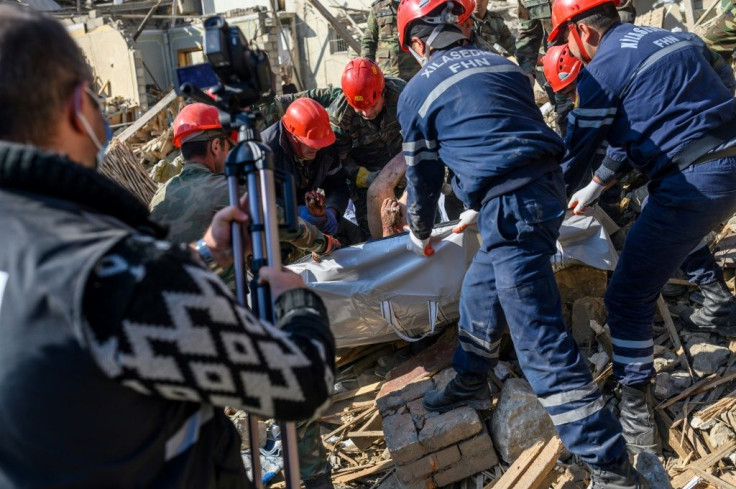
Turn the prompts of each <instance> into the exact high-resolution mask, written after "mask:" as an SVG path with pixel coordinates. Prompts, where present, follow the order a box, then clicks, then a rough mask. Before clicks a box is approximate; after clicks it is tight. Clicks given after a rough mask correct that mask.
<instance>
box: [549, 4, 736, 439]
mask: <svg viewBox="0 0 736 489" xmlns="http://www.w3.org/2000/svg"><path fill="white" fill-rule="evenodd" d="M553 9H554V11H553V18H554V19H555V25H554V28H553V30H552V32H551V33H550V36H549V41H550V42H555V41H567V45H568V46H569V47H570V52H572V54H573V55H574V56H575V57H576V58H578V59H580V60H581V61H582V62H583V64H584V65H585V69H584V70H582V71H581V73H580V75H578V79H577V93H578V107H577V108H576V109H575V110H573V112H572V113H571V115H570V118H569V120H570V127H569V130H568V133H567V137H566V139H565V143H566V146H567V154H566V156H565V159H564V161H563V168H566V169H567V170H568V171H570V170H571V169H572V170H575V169H576V168H584V167H586V166H587V165H588V164H589V161H590V159H591V157H592V155H593V153H594V152H595V151H596V149H597V148H598V147H599V146H600V144H601V142H602V141H603V140H604V139H605V140H607V141H608V142H609V143H610V145H611V147H616V148H620V149H619V150H618V151H617V152H616V153H615V154H610V153H609V155H608V156H611V157H607V158H606V160H605V161H604V162H603V164H602V165H601V166H600V167H599V168H598V169H597V170H596V172H595V175H594V177H593V179H592V180H591V181H590V183H588V185H586V186H585V187H584V188H583V189H581V190H579V191H577V192H575V194H573V196H572V197H571V198H570V203H569V207H570V208H571V209H574V212H575V213H580V212H582V211H583V210H584V209H585V208H586V207H588V206H590V205H591V203H592V202H593V201H595V200H596V199H597V198H598V196H599V195H600V194H601V193H602V192H603V191H604V190H605V188H607V187H608V186H609V185H611V184H612V183H613V182H615V181H616V180H617V177H618V176H619V174H620V173H621V172H625V171H627V170H628V169H629V168H630V167H633V168H634V169H636V170H639V171H640V172H642V173H643V174H645V175H646V176H647V177H648V178H649V185H648V190H649V198H648V202H647V204H646V206H645V207H644V208H643V209H642V212H641V215H640V216H639V218H638V219H637V221H636V223H635V224H634V226H633V227H632V228H631V229H630V230H629V232H628V234H627V236H626V244H625V246H624V248H623V251H622V252H621V257H620V259H619V261H618V264H617V266H616V270H615V271H614V272H613V276H612V277H611V281H610V283H609V285H608V289H607V290H606V297H605V301H606V309H607V311H608V325H609V326H610V329H611V338H612V343H613V372H614V375H615V378H616V379H617V380H618V382H619V384H620V385H621V386H622V396H621V403H620V407H621V423H622V425H623V428H624V431H623V433H624V437H625V438H626V440H627V442H628V443H629V446H630V448H633V449H636V450H651V451H657V450H658V449H659V439H658V436H657V426H656V423H655V421H654V411H653V406H652V405H651V403H652V394H651V393H652V384H651V382H652V380H653V378H654V375H655V370H654V362H653V350H654V341H653V338H652V320H653V317H654V312H655V304H656V301H657V298H658V297H659V293H660V291H661V290H662V286H663V285H664V284H665V283H666V282H667V280H668V279H669V278H670V277H671V276H672V274H673V273H674V272H675V270H676V269H677V268H678V267H679V266H680V265H681V264H682V263H683V261H684V260H685V258H686V257H687V255H688V254H689V253H690V252H691V251H692V250H694V249H696V247H697V246H698V244H699V243H700V242H701V240H702V239H703V237H704V236H705V235H706V234H708V233H709V232H710V231H711V230H712V229H713V228H715V227H716V226H718V225H720V223H721V222H723V221H724V220H726V219H728V218H729V217H730V216H731V215H733V213H734V211H736V99H734V98H733V94H732V93H731V90H729V89H728V88H726V86H725V84H724V83H722V81H721V78H720V77H719V75H718V74H717V73H716V71H715V70H714V69H713V67H712V66H711V64H710V63H709V60H707V59H706V57H705V56H704V55H703V46H702V44H699V43H698V42H693V39H692V38H691V36H692V34H688V33H675V32H669V31H666V30H662V29H658V28H654V27H637V26H632V25H629V24H622V23H621V22H620V19H619V15H618V12H617V11H616V8H615V3H614V2H613V1H612V0H555V3H554V6H553ZM663 237H666V238H664V239H663ZM701 290H702V291H703V295H704V296H705V298H706V300H707V301H708V302H709V303H710V304H711V305H715V304H716V303H717V302H719V301H720V300H722V299H725V300H726V301H728V300H731V301H733V298H732V297H731V294H730V293H729V292H728V289H727V288H725V284H722V283H721V282H720V281H719V280H716V281H714V282H713V283H712V284H710V285H707V286H706V285H701ZM705 312H706V313H708V314H706V315H704V317H703V318H705V316H707V315H710V313H712V312H714V311H705ZM726 312H728V311H726ZM712 329H713V328H711V330H712ZM716 329H717V328H716Z"/></svg>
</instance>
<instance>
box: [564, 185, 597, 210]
mask: <svg viewBox="0 0 736 489" xmlns="http://www.w3.org/2000/svg"><path fill="white" fill-rule="evenodd" d="M605 189H606V186H605V185H601V184H600V183H598V182H596V181H595V180H591V181H590V183H589V184H588V185H586V186H585V187H583V188H581V189H580V190H578V191H577V192H575V193H574V194H572V197H570V203H569V204H567V208H568V209H572V213H573V214H575V215H576V216H578V215H580V214H585V213H586V212H585V211H586V209H587V208H588V207H590V206H591V205H592V204H593V203H594V202H595V201H596V200H598V197H600V195H601V194H602V193H603V191H604V190H605Z"/></svg>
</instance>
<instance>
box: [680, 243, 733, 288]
mask: <svg viewBox="0 0 736 489" xmlns="http://www.w3.org/2000/svg"><path fill="white" fill-rule="evenodd" d="M680 270H682V271H683V273H685V276H686V277H687V279H688V280H689V281H690V282H692V283H694V284H697V285H707V284H712V283H713V282H716V281H723V270H721V267H719V266H718V263H716V259H715V258H713V253H711V252H710V248H708V246H707V245H705V246H701V247H700V248H698V249H697V250H694V251H693V252H691V253H690V254H689V255H687V257H686V258H685V261H684V262H683V263H682V265H681V266H680Z"/></svg>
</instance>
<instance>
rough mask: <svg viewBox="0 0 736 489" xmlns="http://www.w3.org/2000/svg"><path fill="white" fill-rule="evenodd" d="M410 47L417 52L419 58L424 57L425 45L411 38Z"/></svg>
mask: <svg viewBox="0 0 736 489" xmlns="http://www.w3.org/2000/svg"><path fill="white" fill-rule="evenodd" d="M411 47H412V48H413V49H414V51H416V52H417V54H419V56H424V55H425V54H426V53H425V49H426V48H427V45H426V44H424V42H423V41H422V40H421V39H419V38H418V37H416V36H415V37H412V38H411Z"/></svg>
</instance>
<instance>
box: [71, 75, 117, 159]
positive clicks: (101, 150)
mask: <svg viewBox="0 0 736 489" xmlns="http://www.w3.org/2000/svg"><path fill="white" fill-rule="evenodd" d="M84 91H85V92H87V95H89V96H90V97H91V98H92V100H94V101H95V103H96V104H97V106H98V108H99V109H100V115H101V116H102V121H103V122H104V124H105V141H104V142H102V143H101V142H100V140H99V139H98V138H97V134H95V131H94V130H93V129H92V125H91V124H90V123H89V121H88V120H87V118H86V117H85V116H84V114H82V113H81V112H80V111H79V110H78V109H77V111H76V114H77V117H79V120H80V122H81V123H82V126H84V130H85V132H86V133H87V136H89V138H90V139H91V140H92V144H94V145H95V148H97V154H96V155H95V160H96V162H97V166H96V168H97V171H100V170H101V169H102V165H103V163H104V162H105V152H106V151H107V146H108V145H109V144H110V140H111V139H112V128H111V127H110V124H109V123H108V122H107V118H106V117H105V115H104V114H102V105H101V103H100V102H99V101H98V99H97V95H96V94H95V93H94V92H92V91H91V90H90V89H89V88H88V87H86V86H85V87H84Z"/></svg>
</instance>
